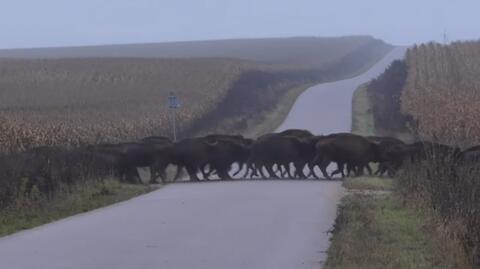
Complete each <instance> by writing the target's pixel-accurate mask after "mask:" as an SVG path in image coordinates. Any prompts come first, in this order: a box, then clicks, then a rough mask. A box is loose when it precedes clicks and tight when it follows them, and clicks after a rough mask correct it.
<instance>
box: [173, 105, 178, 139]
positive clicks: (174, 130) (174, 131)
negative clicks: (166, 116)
mask: <svg viewBox="0 0 480 269" xmlns="http://www.w3.org/2000/svg"><path fill="white" fill-rule="evenodd" d="M175 116H176V115H175V108H173V109H172V125H173V142H176V141H177V130H176V129H177V126H176V125H175V118H176V117H175Z"/></svg>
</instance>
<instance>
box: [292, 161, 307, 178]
mask: <svg viewBox="0 0 480 269" xmlns="http://www.w3.org/2000/svg"><path fill="white" fill-rule="evenodd" d="M293 165H294V166H295V176H296V177H299V178H301V179H306V178H307V176H305V174H304V173H303V168H305V164H304V163H303V162H297V163H294V164H293Z"/></svg>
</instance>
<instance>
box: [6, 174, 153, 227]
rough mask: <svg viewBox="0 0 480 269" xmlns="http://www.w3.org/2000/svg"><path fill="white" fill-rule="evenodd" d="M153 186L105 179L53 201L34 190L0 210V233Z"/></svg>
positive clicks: (50, 219)
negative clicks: (26, 196)
mask: <svg viewBox="0 0 480 269" xmlns="http://www.w3.org/2000/svg"><path fill="white" fill-rule="evenodd" d="M155 189H156V187H151V186H145V185H132V184H125V183H119V182H118V181H114V180H107V181H105V182H104V183H103V184H101V183H91V184H87V185H85V186H79V187H78V190H75V191H73V192H65V193H63V194H59V195H58V196H56V197H55V198H54V199H53V200H52V201H47V200H45V198H44V197H42V196H41V195H39V194H36V193H35V191H34V193H32V195H31V197H30V198H28V199H27V198H19V199H18V200H17V202H16V203H15V205H12V206H10V207H8V208H6V209H4V210H2V211H0V216H1V218H0V236H5V235H8V234H12V233H15V232H18V231H21V230H25V229H29V228H33V227H36V226H39V225H42V224H46V223H49V222H52V221H55V220H59V219H62V218H66V217H69V216H72V215H75V214H78V213H83V212H87V211H90V210H93V209H97V208H100V207H104V206H107V205H111V204H114V203H117V202H121V201H125V200H128V199H130V198H132V197H135V196H138V195H140V194H144V193H147V192H149V191H152V190H155Z"/></svg>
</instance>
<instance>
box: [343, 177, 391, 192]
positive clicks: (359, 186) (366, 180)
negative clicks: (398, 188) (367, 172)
mask: <svg viewBox="0 0 480 269" xmlns="http://www.w3.org/2000/svg"><path fill="white" fill-rule="evenodd" d="M395 184H396V181H395V180H394V179H392V178H380V177H356V178H347V179H345V180H344V181H343V186H344V187H345V188H347V189H348V190H358V191H364V190H369V191H393V190H394V189H395Z"/></svg>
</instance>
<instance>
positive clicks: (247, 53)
mask: <svg viewBox="0 0 480 269" xmlns="http://www.w3.org/2000/svg"><path fill="white" fill-rule="evenodd" d="M372 45H376V46H377V47H378V48H381V47H385V46H387V45H386V44H385V43H384V42H383V41H381V40H378V39H374V38H372V37H370V36H349V37H333V38H330V37H294V38H265V39H231V40H213V41H191V42H170V43H146V44H125V45H103V46H85V47H58V48H32V49H7V50H0V58H97V57H113V58H123V57H134V58H237V59H243V60H252V61H258V62H263V63H269V64H282V65H295V66H296V67H298V66H306V67H319V66H320V65H322V66H324V65H326V64H329V63H331V62H333V61H336V60H338V59H339V57H340V58H341V57H342V56H344V55H347V54H348V53H349V52H353V51H354V50H357V49H362V47H366V46H372Z"/></svg>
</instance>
